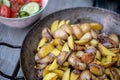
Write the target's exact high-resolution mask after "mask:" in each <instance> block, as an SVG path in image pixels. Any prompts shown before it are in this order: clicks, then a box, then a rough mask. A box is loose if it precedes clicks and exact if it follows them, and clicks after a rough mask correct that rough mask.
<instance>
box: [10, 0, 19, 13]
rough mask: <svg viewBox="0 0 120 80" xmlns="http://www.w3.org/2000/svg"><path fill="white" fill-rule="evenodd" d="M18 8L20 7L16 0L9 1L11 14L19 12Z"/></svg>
mask: <svg viewBox="0 0 120 80" xmlns="http://www.w3.org/2000/svg"><path fill="white" fill-rule="evenodd" d="M20 7H21V5H20V3H19V1H18V0H15V1H11V11H12V12H19V10H20Z"/></svg>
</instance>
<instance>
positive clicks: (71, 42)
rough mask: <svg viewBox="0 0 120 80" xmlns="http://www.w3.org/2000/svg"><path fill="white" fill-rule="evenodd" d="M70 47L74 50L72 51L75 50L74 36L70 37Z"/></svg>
mask: <svg viewBox="0 0 120 80" xmlns="http://www.w3.org/2000/svg"><path fill="white" fill-rule="evenodd" d="M68 46H69V47H70V49H72V50H74V49H75V48H74V40H73V36H72V35H70V36H69V37H68Z"/></svg>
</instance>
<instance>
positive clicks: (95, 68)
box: [89, 64, 104, 76]
mask: <svg viewBox="0 0 120 80" xmlns="http://www.w3.org/2000/svg"><path fill="white" fill-rule="evenodd" d="M89 70H90V72H91V73H93V74H94V75H97V76H101V75H103V72H104V70H103V68H102V67H101V66H99V65H97V64H90V66H89Z"/></svg>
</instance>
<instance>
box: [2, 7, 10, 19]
mask: <svg viewBox="0 0 120 80" xmlns="http://www.w3.org/2000/svg"><path fill="white" fill-rule="evenodd" d="M10 13H11V11H10V8H9V7H7V6H6V5H1V6H0V16H3V17H7V18H9V17H10Z"/></svg>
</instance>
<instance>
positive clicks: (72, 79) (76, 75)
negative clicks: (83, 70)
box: [70, 70, 80, 80]
mask: <svg viewBox="0 0 120 80" xmlns="http://www.w3.org/2000/svg"><path fill="white" fill-rule="evenodd" d="M76 72H77V73H76ZM79 76H80V71H79V70H73V71H72V72H71V75H70V80H77V79H78V78H79Z"/></svg>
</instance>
